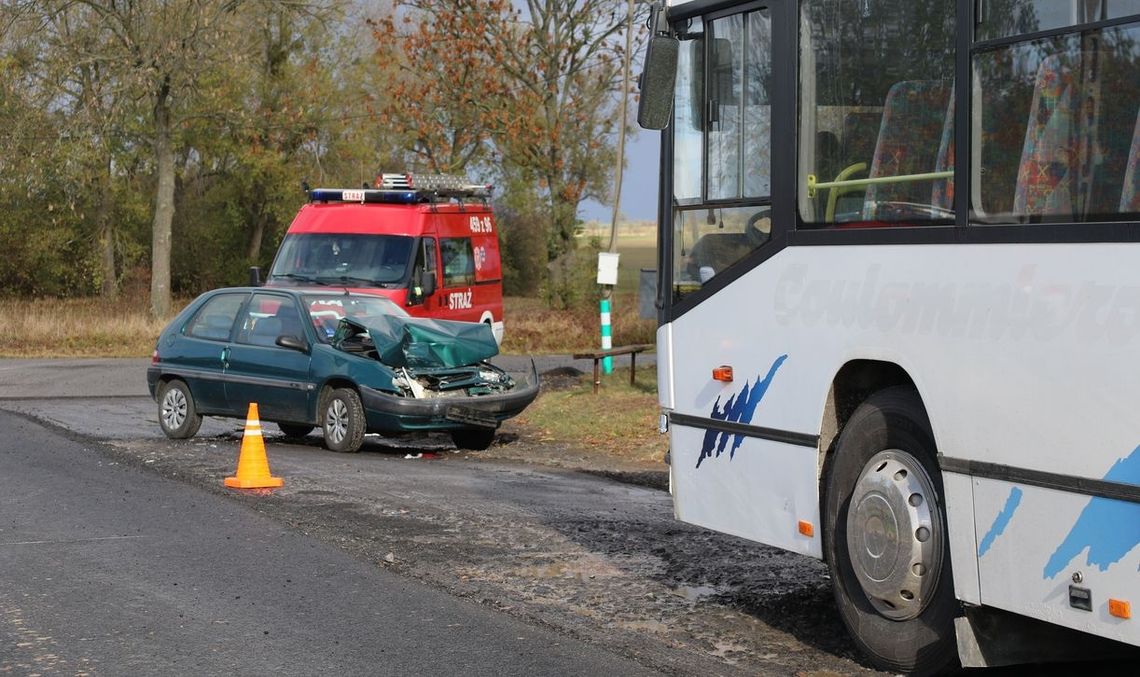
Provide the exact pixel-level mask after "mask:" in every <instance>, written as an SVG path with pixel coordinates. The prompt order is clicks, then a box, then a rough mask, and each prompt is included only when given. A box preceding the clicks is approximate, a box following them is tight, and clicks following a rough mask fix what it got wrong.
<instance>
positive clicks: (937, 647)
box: [824, 387, 959, 674]
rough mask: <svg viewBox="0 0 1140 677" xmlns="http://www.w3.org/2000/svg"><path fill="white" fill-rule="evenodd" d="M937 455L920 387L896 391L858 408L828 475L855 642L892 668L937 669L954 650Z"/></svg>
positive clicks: (837, 576)
mask: <svg viewBox="0 0 1140 677" xmlns="http://www.w3.org/2000/svg"><path fill="white" fill-rule="evenodd" d="M935 454H936V450H935V446H934V435H933V433H932V432H931V429H930V422H929V419H928V418H927V416H926V411H925V410H924V408H923V406H922V403H921V400H920V398H919V396H918V393H917V392H916V391H915V390H914V389H912V388H906V387H896V388H889V389H886V390H882V391H880V392H878V393H875V394H874V395H872V396H871V397H870V398H868V399H867V401H866V402H864V403H863V404H862V405H860V406H859V408H858V409H856V410H855V413H854V414H852V416H851V419H850V420H849V421H848V423H847V425H846V426H844V428H843V432H842V433H841V434H840V436H839V442H838V444H837V446H836V449H835V451H834V454H833V456H832V459H831V461H830V463H829V465H830V469H829V471H828V473H827V487H826V498H825V506H824V508H825V509H824V549H825V555H826V558H827V564H828V568H829V569H830V572H831V579H832V585H833V588H834V592H835V600H836V604H837V605H838V607H839V612H840V615H841V616H842V618H843V622H844V624H845V625H846V626H847V629H848V631H849V632H850V633H851V635H852V636H853V637H854V638H855V642H856V644H858V645H859V647H860V648H861V649H862V650H863V652H864V653H866V654H867V656H868V657H869V658H870V659H871V661H872V662H873V663H874V664H875V666H876V667H878V668H880V669H884V670H890V671H892V672H906V673H910V672H917V673H922V674H929V673H933V672H938V671H940V670H943V669H946V668H948V667H950V666H952V664H953V663H954V661H955V660H956V656H957V654H956V648H957V645H956V641H955V636H954V617H955V616H957V615H958V613H959V605H958V602H957V600H956V599H955V597H954V585H953V577H952V575H951V571H950V546H949V540H948V537H947V530H946V510H945V501H944V499H943V496H944V495H943V489H942V476H941V474H940V473H939V471H938V466H937V464H936V462H935Z"/></svg>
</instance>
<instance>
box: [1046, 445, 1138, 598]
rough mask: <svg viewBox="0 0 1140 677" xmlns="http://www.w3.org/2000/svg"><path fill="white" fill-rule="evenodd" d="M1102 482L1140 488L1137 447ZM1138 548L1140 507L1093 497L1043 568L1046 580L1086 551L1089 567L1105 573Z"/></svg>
mask: <svg viewBox="0 0 1140 677" xmlns="http://www.w3.org/2000/svg"><path fill="white" fill-rule="evenodd" d="M1104 479H1105V480H1111V481H1114V482H1123V483H1126V484H1140V447H1136V449H1134V450H1133V451H1132V454H1131V455H1130V456H1129V457H1128V458H1122V459H1120V460H1118V461H1117V462H1116V463H1114V464H1113V466H1112V467H1111V468H1110V469H1109V471H1108V474H1107V475H1105V476H1104ZM1137 545H1140V503H1129V502H1125V501H1116V500H1113V499H1110V498H1101V497H1099V496H1098V497H1094V498H1093V499H1092V500H1090V501H1089V502H1088V505H1086V506H1085V509H1084V510H1082V511H1081V516H1080V517H1078V518H1077V522H1076V524H1074V525H1073V528H1072V529H1071V530H1070V531H1069V535H1068V536H1066V537H1065V540H1064V541H1062V542H1061V545H1059V546H1058V547H1057V550H1056V551H1055V552H1054V553H1053V556H1052V557H1050V558H1049V561H1048V562H1047V563H1046V564H1045V578H1053V577H1054V576H1056V575H1057V574H1059V573H1061V571H1062V570H1063V569H1064V568H1065V567H1066V566H1068V564H1069V562H1071V561H1073V558H1075V557H1076V556H1077V555H1079V554H1081V552H1082V551H1084V550H1085V548H1088V551H1089V554H1088V560H1087V563H1088V566H1096V567H1097V568H1099V569H1100V570H1101V571H1106V570H1108V568H1109V567H1110V566H1112V565H1113V564H1116V563H1117V562H1119V561H1120V560H1122V559H1124V556H1125V555H1127V554H1128V553H1129V552H1130V551H1131V550H1132V549H1133V548H1135V547H1136V546H1137Z"/></svg>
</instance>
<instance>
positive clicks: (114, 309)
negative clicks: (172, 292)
mask: <svg viewBox="0 0 1140 677" xmlns="http://www.w3.org/2000/svg"><path fill="white" fill-rule="evenodd" d="M175 305H176V307H177V308H181V307H182V305H184V304H179V303H177V302H176V304H175ZM166 322H167V320H165V319H163V320H156V319H153V318H152V317H151V316H150V312H149V310H148V308H147V303H146V301H145V300H129V301H128V300H121V301H118V302H114V303H111V302H107V301H102V300H99V299H32V300H11V299H6V300H0V327H2V328H3V331H0V357H145V356H147V355H150V354H151V352H152V351H153V350H154V343H155V341H156V340H157V339H158V333H159V332H160V331H162V328H163V327H164V326H166Z"/></svg>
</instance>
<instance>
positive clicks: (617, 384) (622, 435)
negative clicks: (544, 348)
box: [516, 365, 668, 464]
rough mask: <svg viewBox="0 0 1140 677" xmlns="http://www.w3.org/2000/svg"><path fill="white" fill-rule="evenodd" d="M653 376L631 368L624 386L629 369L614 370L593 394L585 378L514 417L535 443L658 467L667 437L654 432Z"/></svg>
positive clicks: (651, 371)
mask: <svg viewBox="0 0 1140 677" xmlns="http://www.w3.org/2000/svg"><path fill="white" fill-rule="evenodd" d="M656 393H657V372H656V370H655V369H653V368H648V369H638V370H637V384H636V385H634V386H630V385H629V368H628V367H626V366H624V365H623V366H621V367H615V369H614V373H612V374H610V375H608V376H603V377H602V388H601V390H600V391H599V392H598V394H596V395H595V394H594V393H593V389H592V387H591V384H590V379H589V378H584V379H582V382H581V384H579V385H578V386H576V387H574V388H571V389H570V390H556V391H550V392H544V393H542V395H540V396H539V398H538V399H537V400H536V401H535V402H534V404H532V405H530V407H528V408H527V409H526V411H524V412H523V413H522V414H520V415H519V416H518V418H517V419H516V421H517V423H518V424H520V425H523V426H526V427H527V428H529V429H530V430H531V431H533V433H532V434H534V435H536V437H537V439H538V440H539V441H543V442H555V443H565V444H572V445H574V446H577V447H579V448H583V449H584V450H586V451H589V452H591V453H596V454H602V455H603V456H611V457H620V458H621V459H622V460H623V461H627V462H630V461H632V462H634V463H640V464H659V463H660V462H661V460H662V458H664V455H665V451H666V450H667V448H668V438H666V437H665V436H663V435H661V434H660V433H658V432H657V414H658V411H659V408H658V404H657V394H656Z"/></svg>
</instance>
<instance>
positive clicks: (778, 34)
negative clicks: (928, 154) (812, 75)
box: [656, 0, 1140, 325]
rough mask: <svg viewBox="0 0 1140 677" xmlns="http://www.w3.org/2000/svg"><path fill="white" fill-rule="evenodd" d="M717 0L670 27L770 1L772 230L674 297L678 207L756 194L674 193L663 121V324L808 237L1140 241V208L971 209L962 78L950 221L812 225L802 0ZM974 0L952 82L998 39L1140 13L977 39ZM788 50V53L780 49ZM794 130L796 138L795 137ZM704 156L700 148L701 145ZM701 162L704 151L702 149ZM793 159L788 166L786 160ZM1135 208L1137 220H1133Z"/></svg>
mask: <svg viewBox="0 0 1140 677" xmlns="http://www.w3.org/2000/svg"><path fill="white" fill-rule="evenodd" d="M719 4H720V3H714V2H696V3H692V4H691V5H688V6H685V7H684V8H683V10H682V11H675V12H674V13H672V14H670V16H669V25H670V30H674V31H675V30H676V28H677V25H678V24H679V23H683V22H684V21H685V20H687V19H690V18H693V17H697V16H699V17H701V18H702V20H704V21H711V20H713V19H716V18H719V17H722V16H725V15H729V14H736V13H743V12H748V11H752V10H754V9H755V8H758V7H767V8H768V9H769V11H771V13H772V31H773V35H772V55H773V83H772V90H771V91H772V152H771V162H772V167H773V168H777V167H783V168H785V169H784V170H782V171H773V172H772V177H771V181H772V194H771V200H770V203H771V209H772V232H771V237H770V238H769V241H768V242H766V243H765V244H763V245H761V246H760V247H758V248H757V249H756V250H754V251H752V252H751V253H750V254H748V255H747V256H745V257H744V258H743V259H741V260H740V261H739V262H738V263H737V264H735V265H734V266H732V267H730V268H729V269H727V270H726V271H724V273H721V274H718V275H716V276H714V277H713V278H712V279H711V280H710V281H709V282H708V284H706V285H704V286H703V287H702V288H701V289H699V290H696V291H694V292H692V293H690V294H687V295H685V296H684V297H682V298H681V299H679V300H674V299H673V295H672V285H673V279H672V266H673V260H672V258H673V228H674V214H675V211H674V210H676V209H677V208H678V207H681V208H685V209H689V208H700V207H711V208H723V207H738V206H750V205H755V204H757V202H756V201H752V200H749V201H742V200H717V201H705V202H701V203H699V204H690V203H688V202H686V203H685V204H684V205H677V204H674V201H673V168H672V158H673V124H674V123H675V120H674V119H673V117H672V116H671V117H670V123H669V126H667V127H666V128H665V129H664V130H662V131H661V157H662V158H668V159H669V161H670V165H669V168H668V171H662V172H661V177H660V183H659V193H658V196H659V202H658V222H659V226H660V230H659V234H658V235H659V239H658V261H657V267H658V271H659V272H658V286H657V290H658V291H657V294H658V298H657V303H656V305H657V309H658V324H659V325H664V324H667V323H669V322H672V321H674V320H676V319H677V318H679V317H681V316H683V315H685V314H686V313H687V312H689V311H690V310H692V309H693V308H695V307H696V306H698V305H700V304H701V303H702V302H703V301H704V300H706V299H708V298H709V297H710V296H711V295H713V294H715V293H716V292H717V291H719V290H720V289H723V288H724V287H726V286H728V285H730V284H732V283H733V282H734V281H735V280H737V279H739V278H740V277H742V276H743V275H745V274H746V273H748V272H749V271H751V270H752V269H753V268H755V267H756V266H758V265H761V264H762V263H763V262H764V261H766V260H767V259H769V258H772V257H773V256H775V255H776V254H778V253H779V252H780V251H782V250H783V249H784V247H805V246H807V247H810V246H880V245H900V244H901V245H947V244H963V245H968V244H1069V243H1072V244H1077V243H1131V242H1140V217H1136V216H1133V217H1129V216H1128V215H1127V214H1124V215H1122V216H1121V220H1118V221H1084V222H1078V221H1072V220H1069V221H1049V222H1033V223H984V222H982V221H980V220H977V219H975V218H974V216H973V214H972V211H971V210H972V201H971V200H969V199H963V196H970V195H972V191H973V189H974V188H973V185H972V181H971V176H970V174H971V172H970V164H971V162H973V148H972V138H971V133H972V126H971V115H972V114H973V108H972V100H971V99H972V94H973V87H955V88H954V97H955V101H954V104H955V109H954V116H955V117H954V143H955V156H956V159H957V161H956V162H955V165H954V182H955V199H954V203H953V212H954V223H953V224H952V225H949V224H947V225H934V224H929V223H924V224H921V225H907V224H898V225H890V226H884V227H877V228H818V227H809V226H805V224H804V223H803V222H802V221H801V219H800V214H799V209H798V206H797V197H798V192H797V191H798V190H799V189H800V186H799V183H798V174H797V171H798V166H799V140H798V106H799V101H798V87H799V48H800V43H799V40H800V36H799V4H798V3H784V2H775V1H774V0H772V1H770V2H753V3H747V4H741V5H739V6H736V7H731V8H727V9H726V8H723V7H721V8H719V9H714V10H712V11H710V7H716V6H717V5H719ZM974 19H975V0H957V2H956V3H955V25H956V26H957V27H959V28H958V29H957V32H956V37H955V42H954V45H955V54H954V64H955V65H954V74H955V78H954V79H955V82H958V83H961V82H972V73H973V60H974V55H975V54H977V53H978V52H981V51H987V50H990V49H994V48H997V47H1001V46H1005V45H1009V44H1015V43H1020V42H1025V41H1028V40H1035V39H1047V38H1049V37H1052V36H1055V35H1063V34H1068V33H1073V32H1080V31H1081V30H1091V29H1101V28H1107V27H1112V26H1119V25H1127V24H1132V23H1137V22H1140V15H1128V16H1125V17H1118V18H1115V19H1110V20H1106V21H1098V22H1095V23H1088V24H1078V25H1074V26H1067V27H1064V28H1057V29H1050V30H1047V31H1039V32H1035V33H1032V34H1019V35H1014V36H1008V37H1003V38H1000V39H993V40H986V41H984V42H983V41H979V42H975V41H974V30H973V29H972V28H969V29H962V28H960V27H963V26H965V27H973V26H975V25H976V24H975V22H974ZM781 56H783V57H785V58H784V59H783V61H780V60H779V57H781ZM789 140H790V141H789ZM702 157H703V153H702ZM702 162H703V159H702ZM788 168H790V169H788ZM1129 218H1131V220H1128V219H1129Z"/></svg>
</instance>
